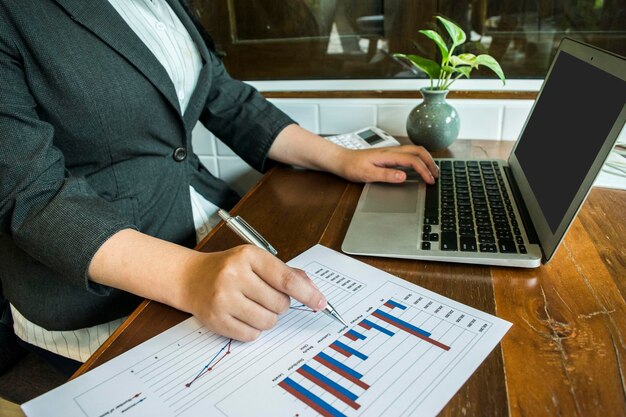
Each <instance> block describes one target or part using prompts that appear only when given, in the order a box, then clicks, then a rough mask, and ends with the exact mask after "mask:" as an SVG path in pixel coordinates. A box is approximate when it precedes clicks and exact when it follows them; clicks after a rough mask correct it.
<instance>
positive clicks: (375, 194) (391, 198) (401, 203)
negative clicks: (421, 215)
mask: <svg viewBox="0 0 626 417" xmlns="http://www.w3.org/2000/svg"><path fill="white" fill-rule="evenodd" d="M419 184H420V183H418V182H405V183H403V184H369V185H368V189H367V194H366V196H365V201H364V202H363V206H362V208H361V211H362V212H364V213H415V212H417V191H418V189H419Z"/></svg>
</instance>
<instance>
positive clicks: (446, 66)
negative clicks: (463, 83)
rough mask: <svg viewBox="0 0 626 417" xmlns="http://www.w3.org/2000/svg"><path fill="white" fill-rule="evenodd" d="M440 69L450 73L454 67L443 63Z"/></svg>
mask: <svg viewBox="0 0 626 417" xmlns="http://www.w3.org/2000/svg"><path fill="white" fill-rule="evenodd" d="M441 71H443V72H445V73H446V74H452V73H453V72H454V67H451V66H450V65H444V66H443V67H441Z"/></svg>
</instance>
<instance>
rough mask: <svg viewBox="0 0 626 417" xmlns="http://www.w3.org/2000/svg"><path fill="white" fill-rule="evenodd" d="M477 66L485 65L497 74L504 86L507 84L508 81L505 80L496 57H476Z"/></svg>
mask: <svg viewBox="0 0 626 417" xmlns="http://www.w3.org/2000/svg"><path fill="white" fill-rule="evenodd" d="M476 64H477V65H484V66H485V67H487V68H489V69H490V70H491V71H493V72H495V73H496V75H497V76H498V78H500V79H501V80H502V84H506V80H505V78H504V71H502V68H501V67H500V64H498V61H496V60H495V58H494V57H492V56H491V55H486V54H482V55H478V56H477V57H476Z"/></svg>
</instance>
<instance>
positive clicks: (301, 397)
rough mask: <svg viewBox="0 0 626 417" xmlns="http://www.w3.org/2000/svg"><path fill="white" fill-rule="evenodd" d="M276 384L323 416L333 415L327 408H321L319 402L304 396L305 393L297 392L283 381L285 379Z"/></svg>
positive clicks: (330, 416)
mask: <svg viewBox="0 0 626 417" xmlns="http://www.w3.org/2000/svg"><path fill="white" fill-rule="evenodd" d="M278 385H279V386H280V387H281V388H282V389H284V390H285V391H287V392H288V393H289V394H291V395H293V396H294V397H296V398H297V399H299V400H300V401H302V402H303V403H305V404H306V405H308V406H309V407H311V408H312V409H314V410H315V411H317V412H318V413H320V414H321V415H323V416H324V417H333V415H332V414H330V413H329V412H328V411H327V410H325V409H324V408H322V407H321V406H320V405H319V404H317V403H316V402H315V401H313V400H311V399H310V398H308V397H307V396H305V395H303V394H301V393H300V392H298V391H297V390H296V389H294V388H292V387H290V386H289V385H287V384H286V383H285V381H281V382H279V383H278Z"/></svg>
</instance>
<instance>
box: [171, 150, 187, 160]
mask: <svg viewBox="0 0 626 417" xmlns="http://www.w3.org/2000/svg"><path fill="white" fill-rule="evenodd" d="M173 158H174V161H176V162H182V161H184V160H185V158H187V149H186V148H183V147H180V148H176V149H175V150H174V155H173Z"/></svg>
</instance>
